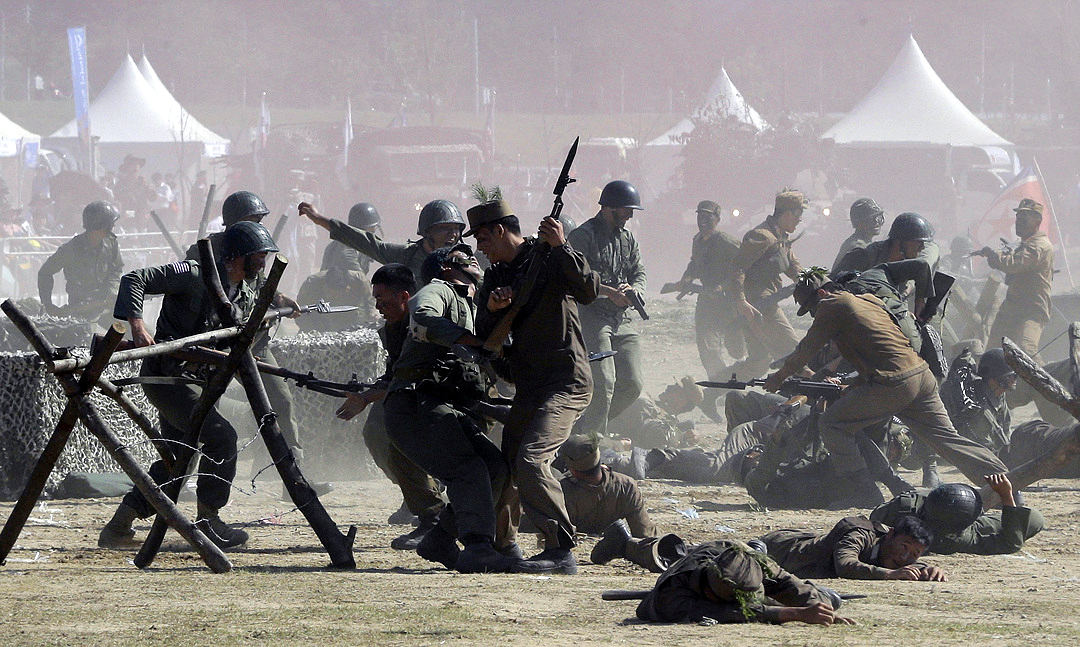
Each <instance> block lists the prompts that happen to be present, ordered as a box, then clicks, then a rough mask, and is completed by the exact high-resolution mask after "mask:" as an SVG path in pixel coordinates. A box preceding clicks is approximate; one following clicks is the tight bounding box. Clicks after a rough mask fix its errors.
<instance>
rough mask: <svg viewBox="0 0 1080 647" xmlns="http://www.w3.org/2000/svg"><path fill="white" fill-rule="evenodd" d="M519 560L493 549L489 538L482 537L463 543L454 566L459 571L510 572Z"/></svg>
mask: <svg viewBox="0 0 1080 647" xmlns="http://www.w3.org/2000/svg"><path fill="white" fill-rule="evenodd" d="M521 561H522V560H520V559H517V558H515V557H507V556H506V555H503V554H502V553H500V552H499V551H497V550H495V547H494V546H492V545H491V541H490V540H488V539H482V540H478V541H469V542H468V543H467V544H465V550H463V551H461V554H460V555H458V558H457V564H456V566H455V568H456V569H457V571H458V572H459V573H512V572H513V569H514V567H515V566H517V565H518V564H520V563H521Z"/></svg>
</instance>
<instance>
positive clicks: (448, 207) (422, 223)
mask: <svg viewBox="0 0 1080 647" xmlns="http://www.w3.org/2000/svg"><path fill="white" fill-rule="evenodd" d="M443 223H453V224H455V225H461V230H462V231H464V230H465V218H463V217H462V215H461V210H460V209H458V208H457V205H456V204H454V203H453V202H450V201H449V200H432V201H431V202H429V203H427V204H425V205H424V208H423V209H421V210H420V220H419V221H418V222H417V223H416V234H417V235H418V236H424V235H425V234H427V230H428V229H431V228H432V227H433V226H435V225H441V224H443Z"/></svg>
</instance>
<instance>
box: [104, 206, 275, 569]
mask: <svg viewBox="0 0 1080 647" xmlns="http://www.w3.org/2000/svg"><path fill="white" fill-rule="evenodd" d="M223 239H224V240H223V241H222V255H221V260H220V261H219V262H218V263H219V267H218V270H219V273H220V275H221V278H222V281H223V283H224V284H225V285H223V286H222V287H224V288H225V291H226V293H227V294H230V295H232V297H231V301H232V302H233V303H234V304H235V305H236V306H237V307H238V308H239V309H240V312H241V316H242V317H246V316H247V315H248V314H249V313H250V312H251V309H252V308H253V307H254V305H255V298H256V297H257V292H256V290H255V282H254V279H255V277H256V276H257V275H258V273H259V272H260V271H262V269H263V268H264V267H265V265H266V255H267V254H269V253H271V252H277V251H278V249H277V246H276V245H275V244H274V241H273V239H272V238H271V237H270V232H268V231H267V230H266V228H265V227H263V226H262V225H260V224H258V223H253V222H245V223H238V224H237V225H235V226H233V227H231V228H229V229H228V230H226V232H225V235H224V237H223ZM147 294H161V295H164V297H165V298H164V300H163V302H162V306H161V314H160V315H159V316H158V322H157V330H156V333H155V335H154V337H151V336H150V333H149V332H148V331H147V330H146V324H145V323H143V319H142V313H143V297H144V295H147ZM213 313H214V308H213V306H212V305H211V303H210V297H209V295H208V294H207V293H206V288H205V287H204V286H203V281H202V278H201V268H200V267H199V262H198V261H195V260H190V259H189V260H184V261H180V262H177V263H172V264H169V265H162V266H159V267H150V268H146V269H141V270H134V271H132V272H128V273H127V274H125V275H124V277H123V278H122V279H121V281H120V290H119V294H118V295H117V298H116V308H115V310H114V312H113V315H114V316H115V317H116V318H117V319H121V320H126V321H127V322H128V325H129V326H130V327H131V339H132V341H133V342H134V343H135V345H136V346H140V347H141V346H149V345H151V344H154V343H158V342H165V341H170V340H173V339H178V338H180V337H188V336H190V335H195V334H198V333H201V332H205V331H207V330H212V329H213V328H215V327H217V326H218V324H219V322H218V320H217V316H216V315H215V314H213ZM262 344H265V338H264V339H263V340H262V341H257V342H256V346H255V348H259V346H260V345H262ZM183 373H184V363H183V362H180V361H178V360H175V359H172V358H170V357H167V356H160V355H159V356H156V357H151V358H148V359H145V360H143V363H142V369H141V370H140V375H143V376H149V377H174V376H182V375H183ZM142 388H143V391H144V392H145V393H146V397H147V399H148V400H150V402H151V403H152V404H153V405H154V406H155V407H157V409H158V415H159V421H160V424H161V435H162V436H163V437H164V438H167V439H169V440H172V441H180V439H182V438H183V437H184V431H185V429H186V428H187V426H188V421H189V419H190V418H191V412H192V410H193V409H194V408H195V406H196V404H197V403H198V401H199V394H200V391H199V390H198V389H196V388H194V387H193V386H191V385H187V384H143V385H142ZM199 444H200V445H201V449H200V451H201V452H202V454H203V456H205V458H206V460H200V461H199V467H198V470H197V471H198V473H199V478H198V486H197V490H196V494H197V496H198V519H197V521H196V524H197V525H199V526H200V529H201V530H202V531H203V532H205V533H206V536H207V537H209V538H210V540H211V541H213V542H214V543H215V544H217V545H218V546H220V547H222V548H231V547H234V546H239V545H240V544H243V543H244V542H246V541H247V539H248V534H247V532H245V531H244V530H242V529H239V528H233V527H231V526H229V525H227V524H226V523H225V522H224V521H222V520H221V517H219V516H218V510H220V509H221V508H223V507H224V506H225V504H226V503H228V502H229V493H230V490H231V488H232V481H233V477H234V476H236V430H235V429H233V426H232V425H231V424H230V423H229V421H228V420H226V419H225V418H224V417H223V416H222V415H221V414H220V413H219V412H218V411H217V409H216V408H215V409H212V410H211V411H210V413H209V415H208V416H207V417H206V421H205V422H204V423H203V427H202V430H201V431H200V433H199ZM168 474H169V470H168V468H167V467H166V466H165V463H164V461H160V460H159V461H156V462H155V463H154V464H153V465H151V466H150V476H151V477H153V479H154V480H155V481H156V482H157V483H159V484H160V483H164V482H165V480H166V479H167V478H168ZM152 514H154V509H153V508H152V507H151V506H150V504H149V503H148V502H147V501H146V499H145V498H144V497H143V495H142V493H141V492H139V490H137V489H132V490H131V492H129V493H128V494H127V495H126V496H125V497H124V501H123V503H121V504H120V507H119V508H118V509H117V510H116V513H115V514H114V515H113V517H112V519H111V520H110V521H109V523H108V524H106V526H105V527H104V528H103V529H102V530H101V534H100V535H99V536H98V545H99V546H101V547H103V548H120V547H125V546H130V545H132V540H133V538H134V536H135V531H134V530H133V529H132V528H131V524H132V522H134V521H135V519H145V518H147V517H149V516H151V515H152Z"/></svg>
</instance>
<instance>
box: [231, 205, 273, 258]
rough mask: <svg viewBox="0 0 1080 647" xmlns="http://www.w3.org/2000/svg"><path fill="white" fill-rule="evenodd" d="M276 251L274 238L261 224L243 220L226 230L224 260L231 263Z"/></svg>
mask: <svg viewBox="0 0 1080 647" xmlns="http://www.w3.org/2000/svg"><path fill="white" fill-rule="evenodd" d="M234 195H235V194H234ZM276 251H278V248H277V245H275V244H274V239H273V237H271V236H270V232H269V230H267V229H266V227H264V226H263V225H262V224H261V223H258V222H251V221H249V220H241V221H240V222H238V223H236V224H235V225H233V226H232V227H229V228H228V229H226V230H225V240H224V244H223V245H222V260H225V261H229V260H232V259H234V258H239V257H241V256H250V255H251V254H259V253H262V252H276Z"/></svg>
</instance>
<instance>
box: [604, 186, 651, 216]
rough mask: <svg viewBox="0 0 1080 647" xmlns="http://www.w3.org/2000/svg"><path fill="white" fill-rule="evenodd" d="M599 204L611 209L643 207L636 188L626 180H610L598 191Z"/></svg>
mask: <svg viewBox="0 0 1080 647" xmlns="http://www.w3.org/2000/svg"><path fill="white" fill-rule="evenodd" d="M599 204H600V205H601V206H604V207H612V208H613V209H643V207H642V206H641V196H640V195H639V194H638V190H637V189H636V188H634V185H633V184H630V183H629V182H627V181H626V180H612V181H611V182H608V183H607V185H605V186H604V190H603V191H601V192H600V201H599Z"/></svg>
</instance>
